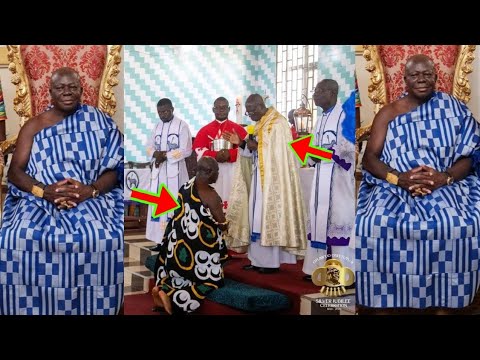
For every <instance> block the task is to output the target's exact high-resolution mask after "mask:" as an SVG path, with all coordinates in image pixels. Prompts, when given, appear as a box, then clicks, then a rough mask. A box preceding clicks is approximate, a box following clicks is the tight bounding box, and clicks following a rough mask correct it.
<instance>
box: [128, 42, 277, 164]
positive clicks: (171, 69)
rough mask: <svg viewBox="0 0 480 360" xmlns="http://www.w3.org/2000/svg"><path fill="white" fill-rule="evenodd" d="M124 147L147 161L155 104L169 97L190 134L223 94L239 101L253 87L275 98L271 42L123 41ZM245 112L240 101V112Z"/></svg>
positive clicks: (135, 158) (240, 118)
mask: <svg viewBox="0 0 480 360" xmlns="http://www.w3.org/2000/svg"><path fill="white" fill-rule="evenodd" d="M124 51H125V61H124V66H125V150H126V156H125V157H126V160H128V161H147V158H146V156H145V143H146V141H147V137H148V136H149V135H150V132H151V129H153V127H154V126H155V124H156V123H157V122H158V121H159V118H158V115H157V111H156V104H157V102H158V100H159V99H161V98H163V97H167V98H170V99H171V100H172V103H173V106H174V107H175V114H176V115H178V116H179V117H180V118H182V119H184V120H185V121H187V123H188V124H189V125H190V131H191V132H192V135H193V136H195V135H196V133H197V132H198V130H199V129H200V128H201V127H202V126H203V125H205V124H207V123H208V122H210V121H211V120H212V119H213V113H212V106H213V101H214V100H215V99H216V98H217V97H219V96H224V97H226V98H227V99H228V100H229V102H230V107H231V111H230V119H232V120H236V121H237V122H243V123H245V122H249V121H247V118H245V117H244V116H243V115H239V116H238V117H237V116H236V112H235V110H236V107H235V102H236V99H237V98H240V99H241V101H242V102H244V101H245V100H246V98H247V96H248V95H250V94H251V93H255V92H258V93H260V94H261V95H268V96H269V98H268V100H267V105H271V104H275V63H276V45H162V46H146V45H127V46H125V49H124ZM243 112H245V110H244V107H243V106H242V108H241V112H239V114H243Z"/></svg>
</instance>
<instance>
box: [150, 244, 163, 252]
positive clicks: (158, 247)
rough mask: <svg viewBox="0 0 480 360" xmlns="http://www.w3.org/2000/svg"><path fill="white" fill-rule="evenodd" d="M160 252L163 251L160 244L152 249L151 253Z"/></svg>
mask: <svg viewBox="0 0 480 360" xmlns="http://www.w3.org/2000/svg"><path fill="white" fill-rule="evenodd" d="M160 250H162V246H161V245H160V244H157V246H154V247H151V248H150V251H160Z"/></svg>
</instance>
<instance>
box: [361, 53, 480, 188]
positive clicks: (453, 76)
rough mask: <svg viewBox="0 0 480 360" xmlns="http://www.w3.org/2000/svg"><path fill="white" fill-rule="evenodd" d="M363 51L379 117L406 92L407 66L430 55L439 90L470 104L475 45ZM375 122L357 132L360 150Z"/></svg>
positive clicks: (372, 96)
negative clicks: (411, 60) (411, 59)
mask: <svg viewBox="0 0 480 360" xmlns="http://www.w3.org/2000/svg"><path fill="white" fill-rule="evenodd" d="M363 49H364V51H363V56H364V57H365V59H366V60H367V65H366V67H365V68H366V70H367V71H368V72H370V74H371V75H370V82H369V85H368V97H369V98H370V100H372V102H373V103H374V104H375V110H374V112H375V114H376V113H377V112H378V111H379V110H380V109H381V108H382V107H383V106H384V105H385V104H387V103H389V102H391V101H394V100H396V99H398V98H399V97H400V95H401V94H402V93H403V92H404V91H405V82H404V80H403V74H404V70H405V63H406V61H407V59H408V58H409V57H410V56H412V55H415V54H424V55H427V56H429V57H430V58H431V59H432V60H433V61H434V63H435V69H436V71H437V75H438V80H437V87H436V89H437V90H439V91H443V92H447V93H449V94H452V95H454V96H455V97H456V98H458V99H459V100H461V101H463V102H464V103H467V102H468V101H469V100H470V92H471V90H470V83H469V81H468V79H467V75H468V74H470V73H471V72H472V71H473V66H472V62H473V60H474V58H475V56H474V51H475V45H363ZM360 91H361V90H360ZM372 121H373V119H372ZM372 121H370V123H369V124H368V125H366V126H363V127H359V128H357V130H356V142H357V148H359V144H360V143H362V142H363V141H368V138H369V137H370V132H371V127H372ZM355 177H356V179H357V181H359V180H360V179H361V177H362V174H361V172H360V171H357V172H356V174H355Z"/></svg>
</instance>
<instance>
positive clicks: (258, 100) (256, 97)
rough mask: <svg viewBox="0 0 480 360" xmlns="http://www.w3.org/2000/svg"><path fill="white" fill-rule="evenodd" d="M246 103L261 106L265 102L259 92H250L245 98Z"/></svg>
mask: <svg viewBox="0 0 480 360" xmlns="http://www.w3.org/2000/svg"><path fill="white" fill-rule="evenodd" d="M246 104H252V105H255V106H263V107H265V102H264V101H263V97H262V95H260V94H252V95H250V96H249V97H248V98H247V101H246V102H245V105H246Z"/></svg>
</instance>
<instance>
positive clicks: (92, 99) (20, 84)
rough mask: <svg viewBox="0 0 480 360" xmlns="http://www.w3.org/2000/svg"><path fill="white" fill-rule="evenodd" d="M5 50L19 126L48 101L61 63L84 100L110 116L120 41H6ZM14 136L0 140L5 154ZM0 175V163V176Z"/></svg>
mask: <svg viewBox="0 0 480 360" xmlns="http://www.w3.org/2000/svg"><path fill="white" fill-rule="evenodd" d="M7 51H8V54H7V56H8V61H9V66H8V68H9V70H10V72H11V73H12V79H11V81H12V83H13V84H14V85H15V86H16V94H15V95H16V96H15V98H14V100H13V109H14V110H15V112H16V113H17V114H18V115H19V116H20V126H23V124H25V122H26V121H28V120H29V119H31V118H32V117H34V116H36V115H38V114H39V113H41V112H43V111H44V110H45V109H46V108H47V106H48V105H49V104H50V94H49V91H48V90H49V86H50V77H51V74H52V72H53V71H54V70H56V69H58V68H60V67H64V66H68V67H71V68H74V69H75V70H77V71H78V73H79V74H80V81H81V83H82V86H83V96H82V101H83V102H84V103H85V104H89V105H93V106H97V107H98V108H100V109H101V110H102V111H104V112H106V113H107V114H109V115H111V116H112V115H113V114H114V113H115V108H116V104H117V103H116V99H115V95H114V93H113V90H112V89H113V87H114V86H116V85H117V84H118V79H117V78H116V77H117V75H118V74H119V71H120V70H119V66H118V65H119V64H120V61H121V57H120V51H121V45H7ZM16 140H17V135H14V136H12V137H10V138H8V139H7V140H5V141H3V142H1V143H0V151H1V152H2V153H3V154H5V155H7V154H9V153H11V152H13V151H14V149H15V144H16ZM2 176H3V166H0V179H1V178H2ZM0 195H1V193H0ZM2 204H3V202H2Z"/></svg>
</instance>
